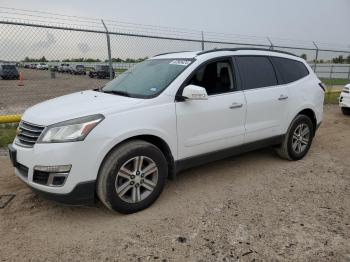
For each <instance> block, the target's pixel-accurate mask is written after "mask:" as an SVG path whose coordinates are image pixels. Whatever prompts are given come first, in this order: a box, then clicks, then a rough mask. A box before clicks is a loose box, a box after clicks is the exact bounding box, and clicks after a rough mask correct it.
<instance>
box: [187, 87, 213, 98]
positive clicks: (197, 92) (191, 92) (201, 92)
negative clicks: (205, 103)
mask: <svg viewBox="0 0 350 262" xmlns="http://www.w3.org/2000/svg"><path fill="white" fill-rule="evenodd" d="M182 96H183V97H184V98H186V99H189V100H207V99H208V94H207V91H206V90H205V88H203V87H200V86H196V85H188V86H186V87H185V88H184V90H183V91H182Z"/></svg>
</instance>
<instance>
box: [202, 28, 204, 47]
mask: <svg viewBox="0 0 350 262" xmlns="http://www.w3.org/2000/svg"><path fill="white" fill-rule="evenodd" d="M202 51H204V33H203V31H202Z"/></svg>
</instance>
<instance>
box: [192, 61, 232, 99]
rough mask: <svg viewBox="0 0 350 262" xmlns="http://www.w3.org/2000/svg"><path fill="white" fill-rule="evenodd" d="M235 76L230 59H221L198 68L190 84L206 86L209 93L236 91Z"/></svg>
mask: <svg viewBox="0 0 350 262" xmlns="http://www.w3.org/2000/svg"><path fill="white" fill-rule="evenodd" d="M234 82H235V81H234V76H233V75H232V66H231V63H230V60H228V59H225V60H220V61H216V62H212V63H209V64H206V65H204V66H201V67H199V68H198V69H196V71H195V73H194V75H193V77H192V78H191V79H190V80H189V82H188V83H187V84H188V85H197V86H201V87H204V88H205V89H206V91H207V93H208V95H214V94H221V93H227V92H231V91H234V84H233V83H234Z"/></svg>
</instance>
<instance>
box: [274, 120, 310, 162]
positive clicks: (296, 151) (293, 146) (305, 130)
mask: <svg viewBox="0 0 350 262" xmlns="http://www.w3.org/2000/svg"><path fill="white" fill-rule="evenodd" d="M314 132H315V131H314V127H313V124H312V121H311V119H310V118H309V117H308V116H306V115H298V116H296V117H295V118H294V120H293V121H292V123H291V124H290V126H289V129H288V132H287V134H286V136H285V138H284V140H283V142H282V144H281V145H280V146H279V147H278V148H276V152H277V154H278V155H279V156H280V157H282V158H284V159H288V160H299V159H302V158H303V157H304V156H305V155H306V154H307V152H308V151H309V149H310V147H311V144H312V139H313V137H314Z"/></svg>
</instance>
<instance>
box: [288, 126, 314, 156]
mask: <svg viewBox="0 0 350 262" xmlns="http://www.w3.org/2000/svg"><path fill="white" fill-rule="evenodd" d="M310 133H311V132H310V128H309V126H308V125H306V124H305V123H302V124H300V125H298V126H297V127H296V128H295V131H294V133H293V137H292V148H293V150H294V152H295V153H297V154H300V153H302V152H304V150H305V149H306V148H307V146H308V144H309V142H310Z"/></svg>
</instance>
